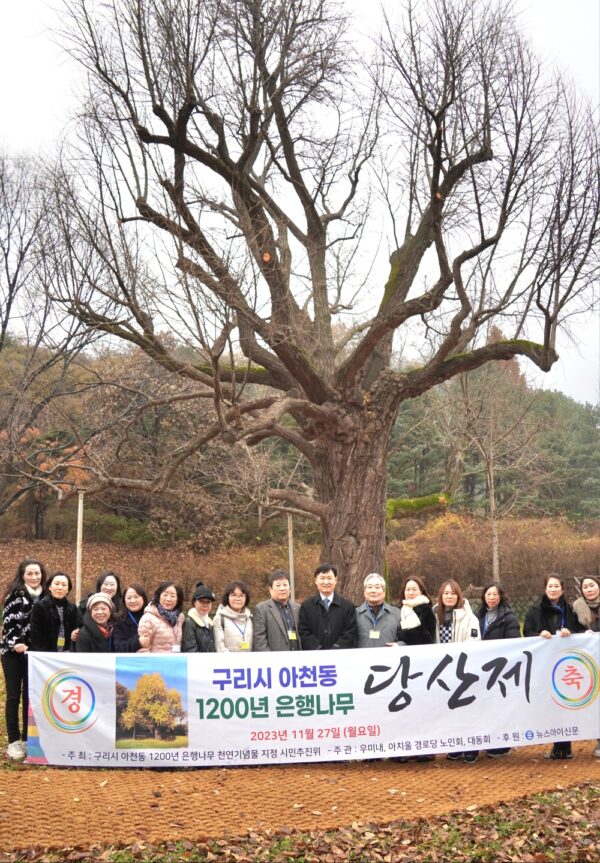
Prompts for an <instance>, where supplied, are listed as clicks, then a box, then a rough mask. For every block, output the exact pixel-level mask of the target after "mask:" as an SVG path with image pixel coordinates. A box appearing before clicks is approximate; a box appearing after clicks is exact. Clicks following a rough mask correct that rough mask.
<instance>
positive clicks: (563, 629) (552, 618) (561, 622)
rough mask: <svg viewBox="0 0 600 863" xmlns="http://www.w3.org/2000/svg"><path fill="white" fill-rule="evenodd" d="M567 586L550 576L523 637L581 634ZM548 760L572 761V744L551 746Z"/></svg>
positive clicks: (553, 575)
mask: <svg viewBox="0 0 600 863" xmlns="http://www.w3.org/2000/svg"><path fill="white" fill-rule="evenodd" d="M564 593H565V582H564V580H563V579H562V578H561V577H560V575H559V574H558V573H556V572H551V573H550V574H549V575H547V576H546V578H545V579H544V593H543V595H542V596H541V597H540V599H538V601H537V602H535V603H534V604H533V605H532V606H531V608H530V609H529V611H528V612H527V614H526V616H525V625H524V626H523V635H524V636H525V637H526V638H531V637H533V636H541V637H542V638H552V637H553V636H558V637H559V638H568V637H569V635H571V634H572V633H573V632H582V631H583V627H582V626H581V624H580V623H579V620H578V618H577V615H576V614H575V612H574V611H573V609H572V608H571V606H570V605H569V603H568V602H567V600H566V599H565V595H564ZM545 757H546V758H551V759H552V760H553V761H556V760H560V759H570V758H572V757H573V754H572V752H571V741H570V740H569V741H566V742H565V741H558V742H556V743H555V744H554V745H553V746H552V750H551V752H549V753H548V754H547V755H546V756H545Z"/></svg>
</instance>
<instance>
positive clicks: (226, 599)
mask: <svg viewBox="0 0 600 863" xmlns="http://www.w3.org/2000/svg"><path fill="white" fill-rule="evenodd" d="M236 587H237V588H239V589H240V590H241V591H242V593H243V594H244V596H245V597H246V607H248V606H249V605H250V588H249V587H248V585H247V584H246V582H245V581H230V582H229V584H228V585H227V587H226V588H225V590H224V591H223V596H222V597H221V605H229V595H230V594H231V593H233V591H234V590H235V589H236Z"/></svg>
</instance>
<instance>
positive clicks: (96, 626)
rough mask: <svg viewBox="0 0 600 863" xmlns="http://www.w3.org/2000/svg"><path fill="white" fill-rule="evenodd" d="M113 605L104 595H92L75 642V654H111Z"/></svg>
mask: <svg viewBox="0 0 600 863" xmlns="http://www.w3.org/2000/svg"><path fill="white" fill-rule="evenodd" d="M113 628H114V625H113V604H112V600H111V598H110V597H109V596H108V595H107V594H106V593H102V592H100V593H93V594H92V595H91V596H90V597H89V599H88V601H87V608H86V612H85V614H84V615H83V625H82V627H81V629H80V630H79V635H78V637H77V641H76V642H75V652H76V653H112V652H113Z"/></svg>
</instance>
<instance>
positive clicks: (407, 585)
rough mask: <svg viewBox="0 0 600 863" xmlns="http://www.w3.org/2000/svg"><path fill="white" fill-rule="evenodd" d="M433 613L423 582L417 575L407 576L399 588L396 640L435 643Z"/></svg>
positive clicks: (408, 642)
mask: <svg viewBox="0 0 600 863" xmlns="http://www.w3.org/2000/svg"><path fill="white" fill-rule="evenodd" d="M435 633H436V624H435V614H434V613H433V608H432V606H431V597H430V596H429V594H428V593H427V588H426V587H425V582H424V581H423V579H421V578H419V576H418V575H414V576H411V578H407V579H406V580H405V582H404V584H403V585H402V588H401V590H400V626H399V627H398V641H401V642H404V644H435Z"/></svg>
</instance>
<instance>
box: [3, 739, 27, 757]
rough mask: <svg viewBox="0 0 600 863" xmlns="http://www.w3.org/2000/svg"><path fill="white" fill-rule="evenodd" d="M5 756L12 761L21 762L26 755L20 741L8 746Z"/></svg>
mask: <svg viewBox="0 0 600 863" xmlns="http://www.w3.org/2000/svg"><path fill="white" fill-rule="evenodd" d="M6 754H7V755H8V757H9V758H10V759H11V760H12V761H22V760H23V759H24V758H25V755H26V754H27V753H26V752H25V750H24V749H23V746H22V743H21V741H20V740H15V741H14V743H9V744H8V747H7V749H6Z"/></svg>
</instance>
